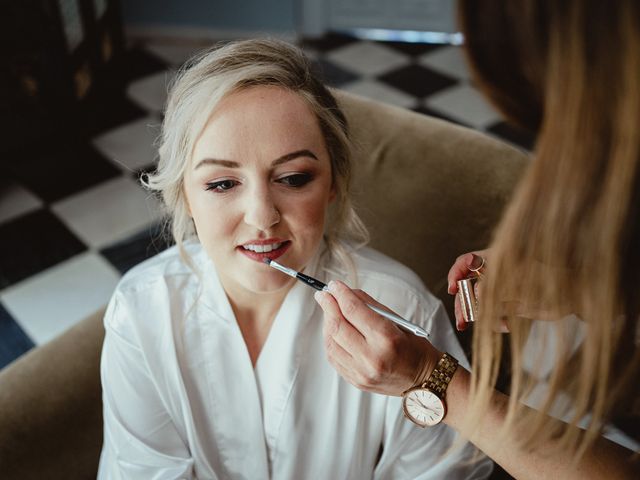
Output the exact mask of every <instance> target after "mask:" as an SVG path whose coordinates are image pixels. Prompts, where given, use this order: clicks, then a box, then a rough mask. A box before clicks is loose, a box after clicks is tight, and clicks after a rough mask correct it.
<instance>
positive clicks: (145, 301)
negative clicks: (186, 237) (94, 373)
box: [105, 244, 202, 335]
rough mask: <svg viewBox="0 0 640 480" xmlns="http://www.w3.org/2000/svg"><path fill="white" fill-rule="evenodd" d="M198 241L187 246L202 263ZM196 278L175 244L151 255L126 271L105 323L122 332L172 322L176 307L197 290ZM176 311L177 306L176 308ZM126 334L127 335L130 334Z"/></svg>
mask: <svg viewBox="0 0 640 480" xmlns="http://www.w3.org/2000/svg"><path fill="white" fill-rule="evenodd" d="M201 250H202V248H201V247H200V246H199V244H189V245H187V246H186V253H187V254H188V255H189V256H190V258H191V259H192V261H193V263H194V264H195V265H199V264H200V265H201V264H202V263H200V258H199V257H200V255H201V254H202V252H201ZM198 284H199V279H198V275H197V274H196V272H194V270H193V269H192V268H191V267H190V266H189V265H188V264H186V263H185V261H184V260H183V258H182V256H181V255H180V251H179V249H178V248H177V247H175V246H174V247H170V248H168V249H167V250H165V251H163V252H161V253H159V254H157V255H154V256H153V257H151V258H149V259H147V260H145V261H144V262H142V263H140V264H138V265H136V266H135V267H133V268H132V269H131V270H129V271H128V272H127V273H126V274H125V275H124V276H123V277H122V279H121V280H120V282H119V283H118V285H117V286H116V289H115V291H114V293H113V296H112V298H111V301H110V302H109V307H108V308H107V313H106V315H105V326H106V327H108V328H110V329H112V330H116V331H119V332H120V333H122V334H124V333H125V332H129V334H131V331H132V329H133V330H139V329H145V330H146V329H147V328H150V329H151V330H157V329H161V328H162V326H163V325H165V324H166V326H167V327H168V326H169V325H170V324H171V322H172V321H173V316H174V314H175V313H176V308H172V305H173V306H174V307H175V306H176V305H181V304H185V303H188V299H189V297H193V296H195V295H196V294H197V291H198ZM177 310H179V309H177ZM129 334H128V335H129Z"/></svg>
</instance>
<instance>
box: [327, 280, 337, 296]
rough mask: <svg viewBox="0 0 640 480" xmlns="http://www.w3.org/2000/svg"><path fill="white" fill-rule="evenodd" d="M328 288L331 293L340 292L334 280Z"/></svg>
mask: <svg viewBox="0 0 640 480" xmlns="http://www.w3.org/2000/svg"><path fill="white" fill-rule="evenodd" d="M327 286H328V287H329V291H330V292H331V293H334V292H336V291H337V290H338V284H337V283H336V282H335V281H333V280H331V281H330V282H329V285H327Z"/></svg>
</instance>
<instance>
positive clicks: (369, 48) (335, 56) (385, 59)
mask: <svg viewBox="0 0 640 480" xmlns="http://www.w3.org/2000/svg"><path fill="white" fill-rule="evenodd" d="M327 59H329V60H330V61H331V62H333V63H335V64H336V65H338V66H340V67H341V68H344V69H345V70H347V71H350V72H354V73H357V74H360V75H364V76H369V77H370V76H377V75H381V74H383V73H385V72H388V71H389V70H393V69H397V68H400V67H403V66H405V65H408V64H409V63H410V59H409V57H408V56H407V55H405V54H403V53H400V52H398V51H396V50H393V49H391V48H390V47H385V46H384V45H379V44H374V43H371V42H357V43H351V44H349V45H345V46H344V47H341V48H337V49H335V50H332V51H331V52H329V54H328V55H327Z"/></svg>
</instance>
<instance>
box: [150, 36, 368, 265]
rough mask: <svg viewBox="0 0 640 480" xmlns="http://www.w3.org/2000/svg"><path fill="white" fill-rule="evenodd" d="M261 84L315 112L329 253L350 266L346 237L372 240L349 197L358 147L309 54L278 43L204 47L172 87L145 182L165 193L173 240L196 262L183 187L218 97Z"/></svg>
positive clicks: (183, 252)
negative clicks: (326, 175) (328, 203)
mask: <svg viewBox="0 0 640 480" xmlns="http://www.w3.org/2000/svg"><path fill="white" fill-rule="evenodd" d="M254 86H277V87H280V88H284V89H287V90H290V91H292V92H295V93H296V94H298V95H300V97H301V98H302V99H303V100H304V101H305V102H306V103H307V105H308V106H309V109H310V110H311V111H312V112H313V114H314V115H315V116H316V118H317V120H318V124H319V126H320V130H321V131H322V134H323V136H324V140H325V144H326V147H327V151H328V153H329V157H330V160H331V172H332V180H333V187H334V189H335V192H336V199H335V201H334V203H333V205H332V207H331V209H330V217H329V221H328V222H327V227H326V230H325V239H326V242H327V246H328V249H329V251H330V253H331V254H333V255H335V256H336V257H337V259H338V262H339V263H340V264H342V265H344V266H345V267H346V268H347V269H348V270H350V269H351V263H350V257H349V254H348V250H347V248H346V247H345V245H344V244H343V242H342V240H346V239H349V240H354V241H355V242H356V243H357V244H364V243H366V242H367V239H368V237H367V231H366V228H365V227H364V224H363V223H362V222H361V221H360V219H359V217H358V216H357V214H356V213H355V211H354V209H353V207H352V205H351V202H350V199H349V189H350V184H351V175H352V164H351V160H352V153H351V149H352V146H351V141H350V139H349V134H348V129H347V121H346V118H345V116H344V114H343V112H342V110H341V109H340V107H339V106H338V104H337V102H336V100H335V98H334V97H333V95H332V94H331V92H330V91H329V90H328V89H327V87H325V86H324V85H323V84H322V82H320V81H319V80H318V79H317V78H316V77H315V76H314V75H313V73H312V71H311V64H310V62H309V61H308V59H307V58H306V57H305V55H304V54H303V53H302V51H301V50H300V49H299V48H297V47H295V46H293V45H290V44H288V43H286V42H283V41H279V40H272V39H256V40H244V41H238V42H232V43H228V44H226V45H224V46H221V47H218V48H213V49H211V50H208V51H205V52H203V53H201V54H199V55H197V56H195V57H194V58H193V59H191V60H190V61H189V62H187V63H186V64H185V66H184V67H183V68H182V69H181V71H180V72H179V73H178V75H177V76H176V78H175V80H174V82H173V84H172V86H171V87H170V89H169V97H168V100H167V106H166V111H165V116H164V121H163V123H162V132H161V136H160V139H159V157H160V158H159V162H158V167H157V170H156V171H155V172H154V173H152V174H150V175H148V176H147V178H146V179H145V181H144V183H145V186H146V187H147V188H149V189H151V190H154V191H157V192H159V193H160V195H161V197H162V200H163V203H164V206H165V208H166V211H167V214H168V215H167V218H168V223H169V225H170V228H171V233H172V236H173V240H174V241H175V243H176V244H177V245H178V248H179V249H180V253H181V255H182V256H183V258H184V259H185V260H186V261H187V262H188V263H189V264H190V265H191V266H192V267H193V265H192V263H191V262H190V260H189V258H188V256H187V255H186V251H185V249H184V247H183V244H184V242H185V241H186V240H188V239H191V238H195V236H196V232H195V227H194V224H193V221H192V219H191V217H190V216H189V212H188V209H187V203H186V199H185V194H184V190H183V178H184V174H185V169H186V167H187V165H188V162H189V160H190V158H191V156H192V153H193V149H194V145H195V142H196V140H197V139H198V137H199V136H200V134H201V132H202V130H203V129H204V127H205V126H206V124H207V122H208V120H209V118H210V117H211V115H212V113H213V111H214V110H215V108H216V106H217V105H218V104H219V102H220V101H221V100H222V99H223V98H224V97H225V96H227V95H230V94H232V93H234V92H238V91H241V90H243V89H247V88H250V87H254Z"/></svg>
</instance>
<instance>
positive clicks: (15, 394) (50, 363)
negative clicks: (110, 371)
mask: <svg viewBox="0 0 640 480" xmlns="http://www.w3.org/2000/svg"><path fill="white" fill-rule="evenodd" d="M103 315H104V309H102V310H100V311H99V312H96V313H95V314H93V315H92V316H90V317H88V318H87V319H85V320H83V321H82V322H80V323H78V324H77V325H75V326H73V327H72V328H70V329H69V330H67V331H66V332H65V333H63V334H62V335H60V336H58V337H57V338H55V339H53V340H52V341H50V342H48V343H46V344H44V345H42V346H40V347H37V348H35V349H33V350H31V351H30V352H28V353H27V354H26V355H24V356H22V357H20V358H19V359H17V360H16V361H15V362H13V363H12V364H10V365H8V366H7V367H6V368H4V369H3V370H2V371H0V471H2V477H3V478H7V479H20V480H30V479H38V480H41V479H43V478H46V479H58V478H59V479H70V478H73V479H83V478H92V479H95V478H96V473H97V466H98V459H99V456H100V449H101V446H102V401H101V387H100V352H101V348H102V341H103V338H104V329H103V327H102V317H103Z"/></svg>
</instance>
